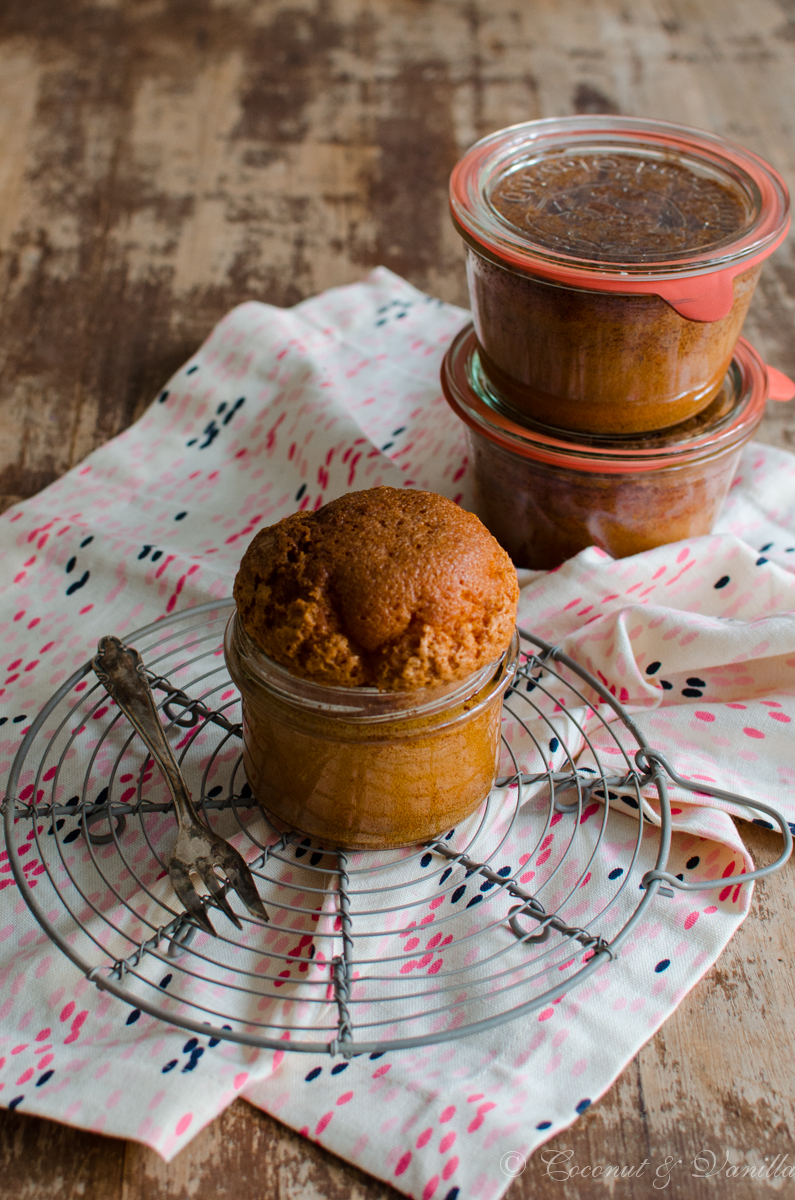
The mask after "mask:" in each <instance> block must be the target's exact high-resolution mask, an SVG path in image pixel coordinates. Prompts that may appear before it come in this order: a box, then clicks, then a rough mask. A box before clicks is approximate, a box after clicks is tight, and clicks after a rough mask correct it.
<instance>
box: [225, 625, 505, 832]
mask: <svg viewBox="0 0 795 1200" xmlns="http://www.w3.org/2000/svg"><path fill="white" fill-rule="evenodd" d="M224 650H225V655H226V663H227V667H228V669H229V673H230V675H231V677H232V680H233V682H234V683H235V684H236V686H237V688H238V690H239V691H240V695H241V698H242V705H243V763H244V766H245V771H246V775H247V778H248V781H249V784H250V786H251V789H252V791H253V792H254V795H255V796H256V798H257V800H258V801H259V802H260V804H261V805H262V807H263V808H264V809H265V810H266V812H267V813H268V815H269V816H270V818H271V819H272V820H273V822H274V823H275V824H276V825H277V827H279V828H285V829H295V830H298V831H299V832H301V833H304V834H308V835H309V836H310V837H311V838H313V839H315V840H317V841H319V842H320V843H322V844H324V845H328V846H342V847H350V848H353V849H357V848H358V849H377V848H386V847H392V846H407V845H413V844H415V843H417V842H425V841H429V840H431V839H432V838H434V837H437V836H438V835H439V834H442V833H445V832H447V831H448V830H450V829H452V828H453V827H454V826H455V825H457V824H458V823H459V822H460V821H462V820H464V818H466V817H468V816H469V815H470V814H471V813H472V812H474V810H475V809H476V808H477V807H478V805H479V804H481V803H482V801H483V800H484V799H485V798H486V796H487V795H488V794H489V791H490V790H491V788H492V785H493V783H494V780H495V778H496V774H497V764H498V758H499V748H500V724H501V713H502V700H503V696H504V694H505V691H506V689H507V687H508V685H509V684H510V682H511V680H512V678H513V675H514V673H515V670H516V666H517V662H518V654H519V639H518V635H517V634H516V633H514V635H513V638H512V640H511V643H510V646H509V647H508V649H507V650H506V651H505V653H504V654H503V655H502V656H501V657H500V658H499V659H498V660H497V661H496V662H493V663H490V664H489V665H487V666H485V667H483V668H481V669H480V670H478V671H475V672H474V673H473V674H471V675H469V676H468V677H467V678H465V679H463V680H458V681H455V682H452V683H448V684H444V685H440V686H437V687H433V688H426V689H420V690H416V691H410V692H389V691H378V689H376V688H373V687H337V686H329V685H326V684H321V683H317V682H314V681H312V680H307V679H301V678H298V677H297V676H295V675H292V674H291V673H290V672H289V671H288V670H287V669H286V668H285V667H283V666H281V665H280V664H278V663H276V662H274V661H273V660H272V659H271V658H269V657H268V656H267V655H266V654H264V653H263V652H262V651H261V650H260V649H259V648H258V647H257V646H256V645H255V644H254V642H253V641H252V640H251V638H250V637H249V636H248V634H247V633H246V631H245V629H244V628H243V624H242V622H241V621H240V620H239V618H238V615H237V613H234V614H233V615H232V617H231V619H230V621H229V624H228V626H227V630H226V637H225V644H224Z"/></svg>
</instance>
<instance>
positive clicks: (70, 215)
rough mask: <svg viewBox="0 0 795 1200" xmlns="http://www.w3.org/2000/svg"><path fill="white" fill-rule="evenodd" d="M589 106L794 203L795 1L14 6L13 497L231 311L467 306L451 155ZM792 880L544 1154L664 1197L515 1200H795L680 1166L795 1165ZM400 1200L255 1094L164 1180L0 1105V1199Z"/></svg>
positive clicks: (7, 202)
mask: <svg viewBox="0 0 795 1200" xmlns="http://www.w3.org/2000/svg"><path fill="white" fill-rule="evenodd" d="M575 111H579V112H595V111H603V112H604V111H615V112H623V113H630V114H634V115H648V116H658V117H663V118H667V119H669V120H674V121H684V122H688V123H692V124H696V125H701V126H703V127H705V128H709V129H713V130H715V131H717V132H720V133H724V134H726V135H728V136H730V137H733V138H735V139H737V140H739V141H741V142H743V143H744V144H746V145H747V146H750V147H751V148H752V149H755V150H757V151H758V152H759V153H761V154H763V155H764V156H765V157H767V158H768V159H769V160H770V161H771V162H773V163H774V164H775V165H776V166H777V167H778V168H779V170H780V171H781V172H782V173H783V175H784V176H785V178H786V179H787V180H788V182H789V184H790V186H791V187H793V188H795V125H794V123H793V115H792V114H793V113H795V3H794V2H793V0H778V2H777V0H743V2H742V3H741V2H740V0H632V3H630V2H629V0H567V2H566V3H565V4H562V3H558V2H556V0H524V2H523V3H517V2H516V0H191V2H190V3H186V2H185V0H84V2H81V0H4V3H3V5H2V6H0V504H1V505H2V506H6V505H7V504H8V503H12V502H13V501H14V500H15V499H18V498H23V497H25V496H28V495H31V494H32V493H34V492H35V491H37V490H38V489H39V488H41V487H43V486H45V485H46V484H47V483H49V482H50V481H51V480H53V479H55V478H57V477H58V476H59V475H60V474H62V473H63V472H64V471H65V470H67V469H68V468H69V467H71V466H72V465H74V464H75V463H76V462H78V461H79V460H80V459H81V458H82V457H83V456H84V455H85V454H86V453H88V452H89V451H90V450H91V449H93V448H94V447H95V446H97V445H99V444H101V443H102V442H103V441H105V440H106V439H107V438H109V437H112V436H113V435H115V434H116V433H118V432H120V431H121V430H122V429H123V428H125V427H126V426H127V425H128V424H129V422H130V421H131V420H133V419H134V418H135V416H136V415H138V414H139V413H140V412H141V411H142V410H143V408H144V407H145V405H146V404H147V403H148V402H149V400H150V399H151V398H152V396H153V395H154V394H155V393H156V392H157V390H158V388H159V387H160V385H161V384H162V382H163V381H164V379H165V378H167V377H168V375H169V374H170V373H171V372H172V371H173V370H174V369H175V368H176V367H177V366H178V365H179V364H180V363H181V362H182V361H184V359H185V358H187V357H188V355H189V354H190V353H191V352H192V351H193V349H194V348H195V346H196V344H197V343H198V342H199V341H201V339H202V338H203V337H204V336H205V335H206V334H207V333H208V332H209V330H210V329H211V327H212V325H213V324H214V323H215V321H216V320H218V318H219V317H220V316H222V315H223V313H224V312H225V311H227V310H228V309H229V308H230V307H232V306H233V305H234V304H236V303H239V302H240V301H243V300H248V299H252V298H253V299H259V300H264V301H267V302H269V303H272V304H279V305H285V304H292V303H294V302H296V301H297V300H300V299H302V298H303V297H305V296H308V295H311V294H312V293H314V292H316V291H318V290H320V289H322V288H325V287H329V286H332V285H335V284H341V283H346V282H350V281H352V280H354V279H358V278H360V277H361V276H362V275H363V274H364V272H366V270H367V269H368V268H369V267H371V266H373V265H375V264H378V263H383V264H385V265H386V266H389V267H391V268H392V269H393V270H395V271H397V272H399V273H400V274H402V275H405V276H406V277H407V278H408V279H410V280H411V281H412V282H413V283H415V284H417V285H418V286H419V287H421V288H425V289H427V290H428V291H431V292H433V293H435V294H436V295H439V296H441V297H443V298H444V299H447V300H451V301H454V302H456V303H459V304H464V303H465V302H466V289H465V281H464V274H463V268H462V260H461V253H460V247H459V244H458V240H457V237H456V235H455V233H454V232H453V230H452V227H451V225H450V223H449V220H448V216H447V203H446V190H447V176H448V173H449V171H450V168H451V167H452V165H453V163H454V162H455V160H456V158H457V157H458V155H459V154H460V153H461V151H462V150H463V149H465V148H466V146H468V145H469V144H470V143H471V142H472V141H474V140H475V139H476V138H477V137H479V136H481V135H482V134H484V133H487V132H489V131H490V130H492V129H495V128H498V127H499V126H501V125H505V124H509V123H511V122H514V121H519V120H524V119H528V118H532V117H539V116H547V115H555V114H558V113H569V112H575ZM794 329H795V258H794V257H793V251H792V241H791V240H790V241H789V242H788V244H787V245H785V246H784V247H782V248H781V249H780V250H778V251H777V252H776V254H775V256H774V258H773V259H772V260H771V261H770V262H769V263H768V264H767V266H766V267H765V271H764V273H763V277H762V284H761V286H760V289H759V291H758V293H757V296H756V298H755V300H754V303H753V306H752V309H751V313H750V316H749V319H748V323H747V327H746V333H747V335H748V336H749V337H750V338H751V340H752V341H753V342H754V343H755V344H756V345H757V346H758V348H759V349H760V350H761V351H762V352H763V353H764V354H765V355H766V357H767V358H768V359H769V361H770V362H772V363H773V364H774V365H776V366H778V367H780V368H782V369H784V370H788V371H789V372H791V373H793V374H795V338H793V330H794ZM760 436H761V437H762V439H763V440H765V441H768V442H771V443H773V444H778V445H782V446H789V447H792V448H795V416H793V415H792V414H791V412H790V410H789V409H788V408H787V407H786V406H783V405H782V406H778V407H776V408H775V409H774V408H772V406H771V412H770V414H769V415H768V416H767V417H766V419H765V422H764V425H763V427H762V430H761V435H760ZM750 840H751V844H752V849H753V851H754V852H755V853H757V852H758V853H759V854H760V856H764V855H765V854H772V853H773V844H774V839H772V838H771V837H770V836H766V835H764V834H763V833H761V832H760V831H758V830H754V831H753V834H752V837H751V839H750ZM793 881H795V868H792V869H788V870H787V872H785V874H784V875H782V876H779V877H777V878H775V879H773V880H771V881H770V882H769V883H764V884H762V885H761V886H760V887H759V888H758V889H757V895H756V899H755V901H754V909H753V912H752V915H751V917H749V919H748V920H747V921H746V923H745V925H744V926H743V927H742V929H741V930H740V932H739V933H738V935H737V937H736V938H735V939H734V941H733V943H732V944H731V945H730V947H729V948H728V950H727V951H726V953H725V954H724V955H723V957H722V959H721V961H720V962H719V964H718V966H717V967H716V968H715V969H714V970H713V971H712V972H711V973H710V974H709V975H708V976H707V978H706V979H705V980H704V981H703V982H702V983H701V984H700V985H699V986H698V987H697V988H696V989H695V990H694V991H693V993H691V995H690V996H689V997H687V999H686V1000H685V1001H684V1002H683V1004H682V1005H681V1006H680V1008H679V1009H678V1011H677V1012H676V1014H675V1015H674V1016H673V1017H672V1018H671V1020H670V1021H668V1022H667V1024H666V1025H665V1027H664V1029H663V1030H662V1031H661V1032H660V1033H659V1034H658V1035H657V1036H656V1037H655V1038H654V1039H653V1040H652V1041H651V1042H650V1043H649V1045H648V1046H647V1047H645V1049H644V1050H643V1051H642V1052H641V1054H640V1055H639V1056H638V1058H637V1059H636V1061H635V1062H634V1063H633V1064H631V1065H630V1067H628V1069H627V1070H626V1072H625V1073H624V1074H623V1076H622V1077H621V1078H620V1079H619V1080H618V1082H617V1083H616V1085H615V1086H614V1087H613V1089H612V1090H611V1091H610V1092H609V1093H608V1095H607V1096H606V1097H605V1098H604V1099H603V1100H602V1101H601V1102H600V1103H599V1104H598V1105H595V1106H594V1108H593V1109H592V1110H591V1111H590V1112H589V1113H588V1114H587V1115H586V1116H585V1117H583V1118H582V1119H580V1120H579V1121H578V1122H577V1123H576V1125H575V1126H574V1127H573V1128H572V1129H571V1130H570V1131H568V1132H567V1133H564V1134H562V1135H560V1136H559V1137H558V1138H556V1139H555V1141H554V1142H553V1143H552V1144H551V1147H550V1148H553V1147H554V1148H555V1149H560V1148H563V1147H568V1148H570V1149H571V1150H572V1151H573V1154H572V1160H571V1162H572V1164H577V1165H580V1166H586V1165H591V1166H598V1165H609V1164H615V1163H621V1164H626V1165H627V1166H632V1165H633V1164H635V1165H636V1166H637V1165H639V1164H640V1163H641V1162H642V1161H643V1159H644V1158H648V1159H650V1160H651V1168H655V1169H656V1167H657V1166H659V1165H661V1164H663V1163H664V1162H665V1159H666V1157H668V1156H670V1157H671V1158H673V1159H674V1160H678V1159H681V1160H682V1163H681V1164H678V1165H677V1167H676V1169H675V1170H674V1172H673V1173H672V1176H671V1181H670V1184H669V1185H668V1186H667V1187H666V1188H664V1189H662V1188H655V1187H654V1182H655V1177H654V1175H653V1171H652V1169H651V1168H647V1169H646V1171H645V1172H644V1174H643V1175H642V1176H641V1177H640V1178H633V1179H630V1180H623V1181H618V1182H616V1183H614V1184H612V1185H609V1186H608V1185H607V1184H606V1183H600V1182H597V1181H588V1182H586V1181H579V1180H578V1179H571V1180H569V1181H568V1182H561V1181H557V1180H555V1179H551V1178H549V1176H548V1175H547V1174H545V1164H544V1162H543V1159H542V1156H541V1155H538V1156H536V1158H535V1159H534V1160H533V1161H532V1162H531V1163H530V1164H529V1166H528V1168H527V1170H526V1171H525V1173H524V1174H523V1175H522V1176H521V1177H520V1178H519V1179H517V1180H516V1182H515V1183H514V1184H513V1185H512V1187H511V1190H510V1192H509V1197H510V1198H511V1200H529V1197H530V1196H531V1195H532V1196H533V1197H534V1200H535V1198H538V1200H552V1198H553V1197H554V1198H555V1200H571V1198H573V1197H575V1196H579V1197H597V1196H602V1195H603V1194H604V1195H608V1194H609V1195H610V1196H614V1197H617V1198H618V1200H650V1198H651V1197H654V1196H658V1195H660V1194H663V1195H665V1196H668V1197H671V1198H676V1200H701V1198H702V1197H708V1196H709V1197H712V1196H714V1195H718V1194H730V1195H731V1196H732V1200H751V1197H754V1198H756V1197H758V1196H760V1195H766V1194H768V1191H769V1192H770V1194H777V1195H782V1196H783V1195H785V1194H788V1193H787V1190H786V1189H787V1188H790V1189H791V1190H790V1192H789V1194H792V1192H793V1191H795V1189H792V1187H791V1185H790V1184H783V1185H782V1186H778V1187H777V1188H775V1189H774V1188H773V1185H772V1184H771V1185H765V1184H763V1183H759V1182H755V1181H753V1180H745V1181H743V1180H742V1179H731V1180H725V1181H724V1182H723V1183H720V1182H719V1181H712V1182H709V1181H706V1182H704V1181H702V1182H699V1181H698V1180H694V1179H693V1178H692V1177H691V1174H690V1168H689V1164H691V1163H692V1161H693V1159H694V1158H695V1157H696V1155H697V1154H698V1153H699V1151H700V1150H701V1149H702V1148H705V1149H711V1150H713V1151H714V1153H715V1154H716V1156H717V1158H718V1161H719V1163H720V1162H722V1161H723V1157H724V1155H726V1154H728V1155H729V1156H730V1157H731V1158H733V1159H734V1160H735V1161H738V1162H742V1163H745V1164H747V1165H749V1166H752V1165H757V1164H761V1163H762V1162H763V1161H764V1158H765V1156H766V1155H767V1156H771V1157H774V1156H775V1155H776V1154H777V1153H782V1154H783V1153H788V1152H792V1153H795V1081H794V1080H793V1077H792V1071H791V1067H790V1062H791V1044H792V1043H791V1033H790V1030H791V1028H792V1024H793V1015H794V1014H795V1000H794V997H793V982H792V971H791V965H790V957H789V954H788V935H787V931H788V929H791V928H792V922H793V917H795V912H793V906H794V902H793V898H792V897H793V887H792V884H793ZM658 1182H659V1180H658ZM393 1194H396V1193H393V1192H392V1190H391V1189H390V1188H388V1187H387V1186H386V1185H384V1184H380V1183H377V1182H376V1181H373V1180H370V1179H368V1178H366V1177H365V1176H363V1175H361V1174H360V1173H359V1172H358V1171H357V1170H356V1169H355V1168H353V1167H350V1166H348V1165H347V1164H344V1163H342V1162H340V1161H339V1160H338V1159H336V1158H334V1157H333V1156H332V1155H330V1154H328V1153H326V1152H325V1151H324V1150H322V1149H321V1148H319V1147H317V1146H314V1145H312V1144H310V1143H307V1142H305V1141H304V1140H303V1139H300V1138H299V1137H297V1135H295V1134H293V1133H291V1132H290V1131H288V1130H285V1129H284V1128H283V1127H282V1126H280V1125H279V1124H278V1123H277V1122H275V1121H273V1120H271V1119H270V1118H268V1117H266V1116H264V1115H263V1114H261V1113H258V1112H256V1111H255V1110H253V1109H250V1108H249V1107H248V1106H247V1105H245V1104H244V1103H242V1102H238V1103H237V1104H236V1105H234V1106H233V1108H232V1109H231V1110H229V1112H227V1113H226V1114H225V1115H224V1116H223V1117H221V1118H220V1119H219V1120H218V1121H217V1122H215V1124H214V1125H213V1126H211V1127H210V1128H209V1129H207V1130H205V1131H204V1132H203V1133H202V1134H201V1135H200V1136H199V1137H198V1138H197V1139H196V1140H195V1141H194V1142H192V1143H191V1144H190V1146H188V1147H187V1149H186V1150H185V1151H183V1153H182V1154H181V1155H180V1156H179V1157H178V1158H177V1159H176V1160H175V1162H174V1163H172V1164H171V1165H170V1166H165V1165H164V1164H162V1163H161V1162H160V1161H159V1160H158V1159H157V1157H156V1156H155V1155H154V1154H152V1153H151V1152H149V1151H146V1150H144V1149H142V1148H141V1147H138V1146H135V1145H133V1144H132V1143H126V1144H125V1143H120V1142H113V1141H110V1140H108V1139H102V1138H99V1137H97V1136H95V1135H92V1134H84V1133H81V1132H78V1131H74V1130H66V1129H64V1128H63V1127H61V1126H57V1125H54V1124H52V1123H50V1122H46V1121H41V1120H37V1119H35V1118H31V1117H25V1116H22V1115H21V1114H16V1113H11V1114H8V1113H3V1114H2V1117H1V1118H0V1200H11V1198H12V1197H13V1200H43V1198H44V1197H45V1196H47V1197H48V1198H49V1197H53V1198H54V1200H59V1198H60V1197H70V1198H71V1197H76V1196H81V1197H85V1198H86V1200H93V1198H94V1197H96V1198H97V1200H143V1197H144V1196H146V1197H147V1198H151V1200H159V1198H160V1197H163V1198H165V1197H169V1200H173V1198H180V1200H181V1198H182V1197H183V1196H184V1197H186V1198H187V1197H193V1196H204V1195H210V1196H218V1197H224V1196H226V1195H230V1196H231V1195H234V1196H235V1198H236V1200H249V1198H251V1200H254V1197H257V1200H260V1198H261V1197H263V1196H269V1197H270V1196H274V1197H284V1198H285V1200H286V1198H289V1200H293V1198H295V1200H298V1198H299V1197H300V1198H301V1200H304V1197H312V1198H314V1197H315V1196H317V1197H328V1198H329V1200H336V1198H337V1197H342V1196H345V1197H349V1196H350V1197H355V1198H357V1200H358V1197H362V1200H377V1198H380V1197H386V1196H387V1195H393Z"/></svg>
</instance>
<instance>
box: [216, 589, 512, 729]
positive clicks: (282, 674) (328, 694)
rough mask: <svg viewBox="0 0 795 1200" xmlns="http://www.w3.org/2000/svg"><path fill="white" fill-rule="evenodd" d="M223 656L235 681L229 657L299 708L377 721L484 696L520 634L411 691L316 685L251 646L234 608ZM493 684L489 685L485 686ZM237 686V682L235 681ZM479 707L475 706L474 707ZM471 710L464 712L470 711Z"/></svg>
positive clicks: (502, 679)
mask: <svg viewBox="0 0 795 1200" xmlns="http://www.w3.org/2000/svg"><path fill="white" fill-rule="evenodd" d="M224 654H225V657H226V664H227V668H228V669H229V673H230V675H231V677H232V681H233V682H234V683H236V684H237V682H238V681H237V678H236V676H237V672H236V671H235V669H234V663H233V661H232V659H233V655H234V657H236V658H237V660H238V662H240V664H241V668H242V670H243V671H244V672H245V674H246V677H247V678H248V679H249V681H250V682H252V683H255V684H256V685H258V686H260V687H263V688H266V689H267V690H268V692H269V693H270V694H272V695H275V696H276V697H277V698H278V699H279V700H282V701H284V702H285V703H287V704H290V705H293V706H294V707H296V708H300V709H301V710H302V711H305V712H315V713H319V714H322V715H323V716H328V717H332V718H337V719H339V720H340V721H344V722H356V723H360V722H366V723H367V724H378V723H381V722H389V721H393V722H394V721H400V720H407V719H411V720H417V719H420V718H423V717H432V716H435V715H436V714H438V713H443V712H445V711H446V710H448V709H454V708H456V707H458V706H459V705H462V704H465V703H466V701H467V700H470V699H472V697H474V696H477V695H478V694H479V693H480V692H482V691H483V690H484V689H485V688H488V695H487V696H485V697H484V698H483V700H482V703H486V702H487V701H488V700H490V699H491V697H492V695H493V692H494V691H495V690H496V689H497V688H499V687H502V686H503V685H505V684H507V681H508V680H509V679H510V677H511V676H512V675H513V673H514V671H515V669H516V663H517V659H518V654H519V635H518V633H517V632H516V631H515V630H514V633H513V635H512V637H511V641H510V644H509V645H508V647H507V649H506V650H505V651H504V652H503V653H502V654H501V655H500V657H499V658H497V659H495V660H494V661H493V662H490V663H487V664H486V666H484V667H479V668H478V670H476V671H473V672H472V673H471V674H470V675H467V676H466V677H465V678H464V679H457V680H453V681H451V682H450V683H445V684H440V685H439V686H438V687H435V688H417V689H416V690H414V691H404V692H398V691H391V692H390V691H383V692H381V691H379V690H378V688H375V687H343V686H340V685H335V684H326V683H318V682H316V681H315V680H311V679H302V678H300V677H299V676H297V675H293V674H291V672H290V671H288V670H287V668H286V667H283V666H282V665H281V664H280V663H277V662H275V661H274V659H272V658H270V657H269V656H268V655H267V654H265V653H264V651H262V650H260V648H259V647H258V646H257V645H256V643H255V642H254V641H253V640H252V639H251V638H250V637H249V635H248V633H247V632H246V630H245V628H244V626H243V622H242V621H241V620H239V619H238V613H237V610H235V612H233V613H232V615H231V617H230V618H229V621H228V622H227V626H226V633H225V636H224ZM490 684H491V685H492V686H491V687H489V685H490ZM238 687H239V684H238ZM477 707H478V708H479V707H480V704H478V706H477ZM474 711H475V710H474V709H472V710H469V712H468V713H467V715H470V714H471V713H473V712H474Z"/></svg>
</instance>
